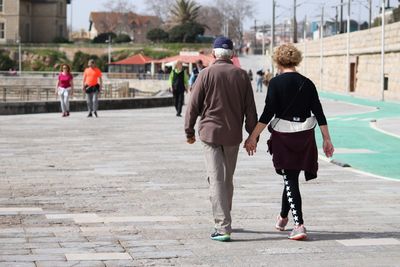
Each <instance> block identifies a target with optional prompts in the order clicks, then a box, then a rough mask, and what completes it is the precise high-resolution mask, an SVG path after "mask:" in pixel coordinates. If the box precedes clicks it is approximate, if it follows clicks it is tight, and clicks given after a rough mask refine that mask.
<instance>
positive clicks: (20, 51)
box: [17, 36, 22, 76]
mask: <svg viewBox="0 0 400 267" xmlns="http://www.w3.org/2000/svg"><path fill="white" fill-rule="evenodd" d="M17 44H18V74H19V75H20V76H21V73H22V49H21V37H20V36H18V39H17Z"/></svg>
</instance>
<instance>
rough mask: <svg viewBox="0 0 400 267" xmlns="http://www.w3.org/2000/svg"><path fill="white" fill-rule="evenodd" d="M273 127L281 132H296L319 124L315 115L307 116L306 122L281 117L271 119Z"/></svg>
mask: <svg viewBox="0 0 400 267" xmlns="http://www.w3.org/2000/svg"><path fill="white" fill-rule="evenodd" d="M270 124H271V126H272V128H273V129H274V130H275V131H277V132H281V133H295V132H301V131H306V130H310V129H313V128H315V126H317V119H316V118H315V116H311V117H309V118H307V119H306V120H305V121H304V122H297V121H288V120H284V119H280V118H275V119H273V120H272V121H271V123H270Z"/></svg>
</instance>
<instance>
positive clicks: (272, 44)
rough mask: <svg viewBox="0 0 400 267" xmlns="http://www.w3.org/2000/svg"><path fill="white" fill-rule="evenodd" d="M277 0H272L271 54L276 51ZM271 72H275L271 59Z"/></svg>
mask: <svg viewBox="0 0 400 267" xmlns="http://www.w3.org/2000/svg"><path fill="white" fill-rule="evenodd" d="M275 6H276V4H275V0H272V23H271V43H270V47H269V50H270V56H271V57H272V54H273V53H274V46H275ZM270 69H271V73H272V74H274V62H273V61H272V60H271V66H270Z"/></svg>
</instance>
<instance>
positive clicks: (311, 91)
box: [245, 44, 334, 240]
mask: <svg viewBox="0 0 400 267" xmlns="http://www.w3.org/2000/svg"><path fill="white" fill-rule="evenodd" d="M273 59H274V61H275V63H276V64H277V68H278V69H279V72H280V75H278V76H277V77H275V78H273V79H271V81H270V83H269V88H268V93H267V97H266V100H265V103H266V104H265V108H264V112H263V114H262V115H261V117H260V119H259V122H258V123H257V126H256V128H255V129H254V131H253V132H252V134H251V135H250V137H249V138H248V139H247V140H246V142H245V148H246V150H247V152H248V153H249V155H253V154H254V153H255V152H256V147H257V138H258V137H259V135H260V134H261V133H262V131H263V130H264V129H265V127H267V124H268V123H269V127H268V129H269V130H270V131H271V132H272V133H271V138H270V140H269V141H268V147H269V152H270V153H271V154H272V161H273V164H274V167H275V170H276V172H277V173H278V174H279V175H282V177H283V181H284V185H283V194H282V206H281V212H280V214H279V215H278V217H277V222H276V226H275V227H276V229H278V230H280V231H284V230H285V227H286V225H287V223H288V214H289V211H290V210H291V211H292V216H293V220H294V224H295V226H294V228H293V230H292V231H291V233H290V234H289V239H292V240H300V239H305V238H306V237H307V232H306V228H305V227H304V220H303V212H302V201H301V195H300V190H299V174H300V171H304V173H305V178H306V180H307V181H308V180H310V179H314V178H316V177H317V170H318V151H317V146H316V142H315V135H314V128H315V126H316V125H317V124H318V125H319V127H320V130H321V133H322V138H323V144H322V146H323V150H324V153H325V155H326V156H327V157H331V156H332V155H333V152H334V148H333V145H332V142H331V138H330V135H329V130H328V125H327V122H326V118H325V115H324V112H323V109H322V106H321V102H320V100H319V97H318V92H317V90H316V88H315V85H314V83H313V82H312V81H311V80H309V79H308V78H306V77H304V76H303V75H301V74H300V73H298V72H297V71H296V66H298V65H299V64H300V62H301V60H302V56H301V52H300V51H299V50H298V49H297V48H296V47H295V46H294V45H292V44H284V45H281V46H279V47H278V48H277V49H276V51H275V53H274V55H273ZM311 112H312V113H313V114H314V115H315V116H311ZM274 116H275V119H274V120H272V121H271V119H272V118H273V117H274ZM270 121H271V122H270Z"/></svg>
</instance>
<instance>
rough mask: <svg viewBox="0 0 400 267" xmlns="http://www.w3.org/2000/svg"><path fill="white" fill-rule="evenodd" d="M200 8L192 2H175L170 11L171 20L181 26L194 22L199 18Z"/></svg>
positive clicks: (179, 0) (188, 0)
mask: <svg viewBox="0 0 400 267" xmlns="http://www.w3.org/2000/svg"><path fill="white" fill-rule="evenodd" d="M200 7H201V6H199V5H197V3H196V2H195V1H194V0H176V2H175V5H174V6H173V7H172V9H171V13H172V15H173V20H174V21H175V22H177V23H179V24H181V25H182V24H185V23H188V22H195V21H196V19H197V17H198V16H199V9H200Z"/></svg>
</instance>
